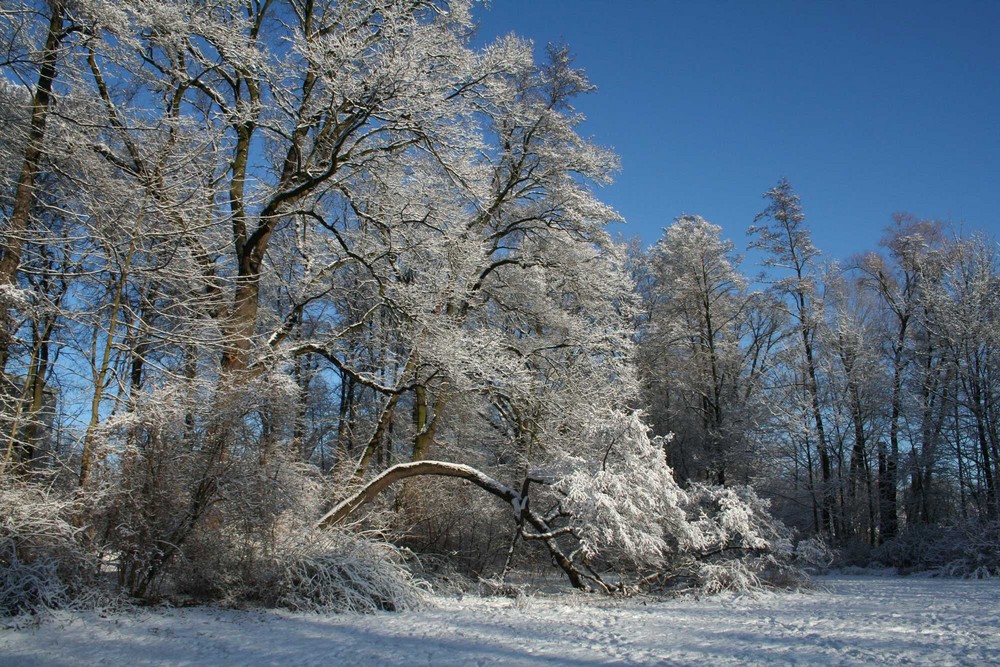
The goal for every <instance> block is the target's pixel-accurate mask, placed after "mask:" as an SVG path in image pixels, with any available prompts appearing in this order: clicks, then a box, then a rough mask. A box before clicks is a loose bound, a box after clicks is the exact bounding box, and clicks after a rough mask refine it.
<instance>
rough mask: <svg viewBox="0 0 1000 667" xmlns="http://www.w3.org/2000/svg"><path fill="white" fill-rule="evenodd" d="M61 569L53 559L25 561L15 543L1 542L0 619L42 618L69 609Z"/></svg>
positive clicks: (8, 540)
mask: <svg viewBox="0 0 1000 667" xmlns="http://www.w3.org/2000/svg"><path fill="white" fill-rule="evenodd" d="M58 567H59V566H58V563H57V562H56V561H55V560H52V559H50V558H38V559H36V560H35V561H34V562H31V563H25V562H22V561H21V560H20V559H19V558H18V556H17V548H16V547H15V546H14V542H13V540H10V539H5V540H3V541H2V542H0V616H22V615H31V616H40V615H42V614H44V613H46V612H48V611H50V610H52V609H59V608H61V607H65V606H67V604H68V603H69V601H70V596H69V592H68V590H67V588H66V585H65V584H64V583H63V582H62V580H61V579H60V578H59V574H58Z"/></svg>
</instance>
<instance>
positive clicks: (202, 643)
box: [0, 576, 1000, 667]
mask: <svg viewBox="0 0 1000 667" xmlns="http://www.w3.org/2000/svg"><path fill="white" fill-rule="evenodd" d="M819 584H820V586H821V589H820V590H817V591H815V592H812V593H807V594H773V595H766V596H762V597H758V598H710V599H702V600H690V599H682V600H671V601H666V602H651V601H648V600H647V601H646V602H645V603H644V602H643V601H642V600H635V599H633V600H627V601H614V600H602V599H600V598H595V597H584V596H578V595H559V596H547V597H533V598H522V599H520V600H507V599H487V600H483V599H479V598H473V597H465V598H463V599H455V598H438V599H437V600H436V602H435V608H433V609H429V610H424V611H417V612H408V613H403V614H378V615H374V616H355V615H339V616H315V615H307V614H295V613H288V612H272V611H251V612H246V611H226V610H220V609H212V608H192V609H172V610H152V611H150V610H145V611H141V612H138V613H133V614H128V615H111V616H108V617H106V618H102V617H100V616H98V615H96V614H66V615H60V616H58V620H57V621H56V622H50V623H48V624H45V625H42V626H41V627H37V628H34V629H27V630H17V631H14V630H2V631H0V664H2V665H5V666H6V665H66V666H67V667H68V666H71V665H72V666H77V665H281V666H282V667H292V666H294V665H322V666H323V667H329V666H331V665H348V666H351V667H357V666H361V665H425V664H426V665H578V666H583V665H598V664H607V663H622V664H641V665H646V664H680V665H699V666H700V667H707V666H708V665H725V664H754V663H760V664H787V663H797V664H804V665H805V664H808V665H815V664H838V665H843V664H858V665H878V664H925V665H935V667H943V666H944V665H989V664H1000V581H997V580H993V581H957V580H942V579H920V578H898V577H844V576H838V577H825V578H821V579H820V580H819Z"/></svg>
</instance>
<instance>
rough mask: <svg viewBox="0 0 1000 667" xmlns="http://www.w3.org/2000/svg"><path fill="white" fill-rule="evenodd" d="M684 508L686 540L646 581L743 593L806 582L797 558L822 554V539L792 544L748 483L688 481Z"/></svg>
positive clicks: (677, 588) (668, 586)
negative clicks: (797, 545) (799, 545)
mask: <svg viewBox="0 0 1000 667" xmlns="http://www.w3.org/2000/svg"><path fill="white" fill-rule="evenodd" d="M683 507H684V510H685V511H686V513H687V516H688V521H689V524H688V526H689V531H690V535H691V537H690V539H689V541H688V543H687V545H686V546H685V547H684V548H682V549H679V550H678V551H677V552H675V553H674V554H673V556H672V557H671V558H670V559H669V560H668V562H667V563H666V564H665V566H664V568H663V570H662V572H661V573H660V574H659V575H658V576H655V577H650V578H648V579H647V580H646V581H647V583H649V584H657V585H659V586H660V587H661V588H663V589H666V590H669V591H693V592H697V593H703V594H709V595H711V594H716V593H722V592H730V593H747V592H752V591H757V590H761V589H765V588H774V587H777V588H800V587H803V586H805V585H807V583H808V577H807V576H806V574H805V573H804V571H803V570H802V569H801V565H802V561H801V560H799V559H798V558H797V556H798V557H800V558H806V557H813V556H815V557H821V556H820V554H821V553H822V552H823V550H822V548H821V547H820V543H816V542H805V543H803V546H802V550H801V554H797V553H796V549H795V548H793V546H792V540H791V531H790V530H789V529H788V528H787V527H786V526H785V525H784V524H782V523H781V522H780V521H779V520H777V519H776V518H774V517H773V516H772V515H771V514H770V512H769V509H768V503H767V501H765V500H763V499H762V498H760V497H759V496H758V495H757V494H756V493H755V492H754V490H753V489H752V488H750V487H722V486H714V485H711V484H692V485H691V486H690V487H689V488H688V490H687V494H686V499H685V502H684V505H683Z"/></svg>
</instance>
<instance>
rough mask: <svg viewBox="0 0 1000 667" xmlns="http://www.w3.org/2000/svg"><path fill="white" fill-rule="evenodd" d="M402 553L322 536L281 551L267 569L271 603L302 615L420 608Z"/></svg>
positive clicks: (359, 539)
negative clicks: (309, 612)
mask: <svg viewBox="0 0 1000 667" xmlns="http://www.w3.org/2000/svg"><path fill="white" fill-rule="evenodd" d="M404 555H405V552H403V551H401V550H400V549H398V548H397V547H395V546H393V545H391V544H389V543H387V542H384V541H381V540H379V539H377V538H375V537H373V536H369V535H356V534H353V533H351V532H349V531H338V530H325V531H322V532H315V533H312V534H309V533H304V534H301V535H299V536H298V537H297V538H296V539H295V540H293V541H291V542H289V543H286V544H283V545H281V549H280V551H279V552H278V553H277V554H275V556H276V557H275V558H274V559H273V561H272V563H271V567H270V568H269V569H270V571H271V573H272V577H273V579H272V581H271V582H270V583H271V587H270V588H269V589H268V597H270V598H271V600H269V601H272V602H273V603H275V604H277V605H280V606H283V607H288V608H290V609H296V610H305V611H335V612H341V611H355V612H373V611H402V610H404V609H413V608H415V607H419V606H421V605H422V604H424V603H425V602H426V590H425V589H424V588H423V587H422V586H421V585H420V584H419V582H417V581H415V580H414V578H413V576H412V575H411V574H410V571H409V569H408V568H407V566H406V563H405V562H404V561H405V558H404Z"/></svg>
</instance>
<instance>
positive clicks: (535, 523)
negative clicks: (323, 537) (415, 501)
mask: <svg viewBox="0 0 1000 667" xmlns="http://www.w3.org/2000/svg"><path fill="white" fill-rule="evenodd" d="M420 475H435V476H440V477H457V478H459V479H464V480H466V481H468V482H472V483H473V484H475V485H476V486H478V487H479V488H481V489H483V490H484V491H487V492H488V493H492V494H493V495H494V496H496V497H497V498H500V499H501V500H504V501H505V502H507V503H510V505H511V507H513V508H514V513H515V518H516V519H519V520H521V519H523V520H524V521H527V522H528V523H530V524H531V525H532V527H533V528H534V529H535V530H537V531H538V533H539V535H551V536H556V535H559V534H562V533H561V532H560V531H553V530H552V529H551V527H550V526H549V525H548V523H547V522H546V521H545V519H543V518H542V517H541V516H539V515H538V514H535V513H534V512H532V511H531V510H530V509H529V508H528V503H527V498H522V497H521V494H520V493H518V492H517V491H515V490H514V489H512V488H510V487H509V486H507V485H505V484H502V483H500V482H498V481H496V480H495V479H493V478H492V477H490V476H488V475H486V474H484V473H482V472H480V471H479V470H476V469H475V468H472V467H471V466H467V465H462V464H459V463H446V462H444V461H414V462H412V463H400V464H397V465H394V466H392V467H391V468H388V469H387V470H386V471H385V472H383V473H382V474H381V475H379V476H378V477H376V478H375V479H373V480H372V481H370V482H369V483H368V484H366V485H365V486H364V487H363V488H361V489H360V490H358V491H357V492H356V493H354V494H353V495H351V496H349V497H348V498H345V499H344V500H342V501H341V502H340V503H339V504H338V505H337V506H336V507H334V508H333V509H331V510H330V511H329V512H327V513H326V514H324V515H323V517H322V518H321V519H320V520H319V521H318V522H317V524H316V525H317V527H319V528H330V527H333V526H336V525H339V524H342V523H344V521H346V520H347V519H348V518H349V517H350V516H351V515H352V514H354V512H356V511H357V510H359V509H360V508H361V507H363V506H364V505H366V504H368V503H369V502H371V501H372V500H374V499H375V498H377V497H378V495H379V494H380V493H382V492H383V491H385V490H386V489H387V488H389V487H390V486H391V485H392V484H394V483H395V482H398V481H401V480H404V479H407V478H410V477H417V476H420ZM544 542H545V545H546V546H547V547H548V549H549V553H550V554H551V555H552V558H553V560H555V562H556V563H557V564H558V565H559V567H561V568H562V570H563V572H565V573H566V576H567V577H568V578H569V581H570V583H571V584H572V585H573V587H574V588H579V589H582V590H587V591H589V590H591V588H590V586H588V585H587V583H586V582H585V581H584V580H585V579H587V578H590V577H587V575H585V574H584V573H583V572H581V571H580V570H579V568H577V567H576V564H574V563H573V561H572V560H571V559H570V558H569V557H568V556H567V555H566V554H565V553H563V551H562V549H560V548H559V545H558V544H556V543H555V539H554V537H552V538H546V539H544Z"/></svg>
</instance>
